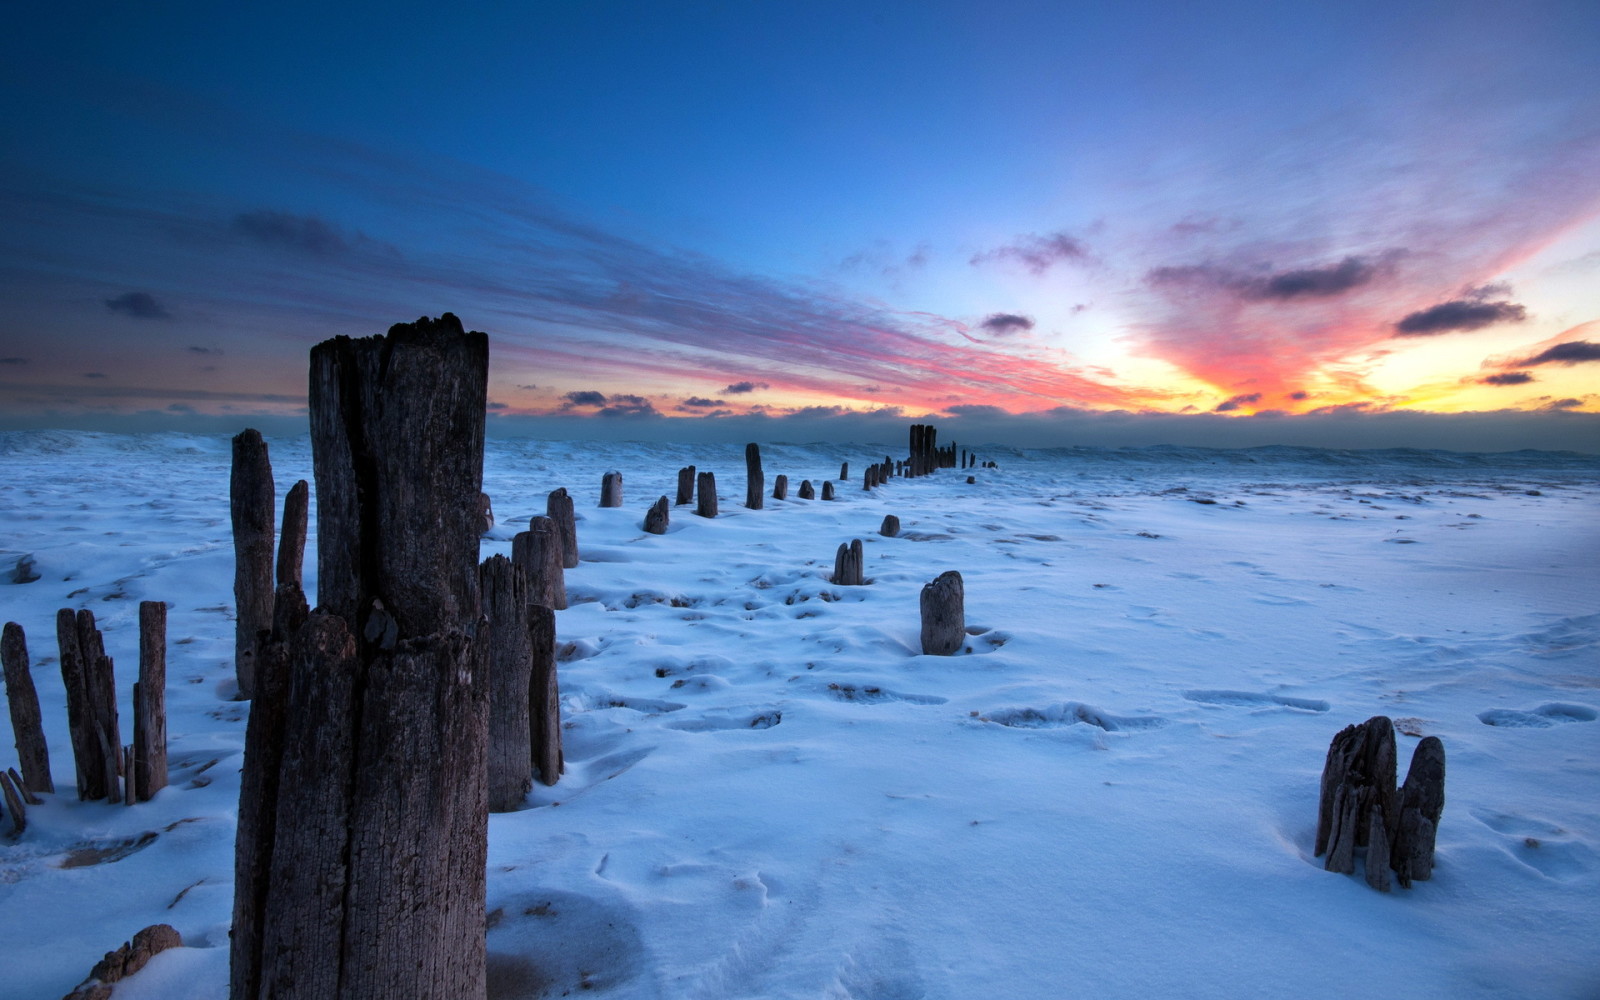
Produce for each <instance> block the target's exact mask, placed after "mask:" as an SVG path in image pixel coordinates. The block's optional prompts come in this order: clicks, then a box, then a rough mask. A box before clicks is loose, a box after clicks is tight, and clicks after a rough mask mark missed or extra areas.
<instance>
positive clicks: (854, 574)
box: [833, 538, 867, 587]
mask: <svg viewBox="0 0 1600 1000" xmlns="http://www.w3.org/2000/svg"><path fill="white" fill-rule="evenodd" d="M863 562H864V556H863V554H862V549H861V539H859V538H855V539H852V540H851V541H850V543H849V544H848V545H846V544H844V543H842V542H841V543H840V545H839V551H838V552H837V553H835V555H834V557H833V582H834V583H836V584H838V585H839V586H841V587H859V586H862V585H863V584H865V583H866V582H867V580H866V577H865V576H864V575H863V569H862V564H863Z"/></svg>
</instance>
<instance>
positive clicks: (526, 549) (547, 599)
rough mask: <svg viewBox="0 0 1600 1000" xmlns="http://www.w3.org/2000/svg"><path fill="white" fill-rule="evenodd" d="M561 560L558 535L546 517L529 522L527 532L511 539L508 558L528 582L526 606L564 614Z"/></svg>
mask: <svg viewBox="0 0 1600 1000" xmlns="http://www.w3.org/2000/svg"><path fill="white" fill-rule="evenodd" d="M561 557H562V548H561V532H560V531H559V530H558V529H557V528H556V523H555V522H554V521H553V520H551V519H550V518H548V517H534V518H532V519H530V520H529V522H528V530H527V531H519V532H517V534H516V536H515V537H514V538H512V539H511V558H512V560H513V561H514V562H515V563H516V564H517V565H518V566H520V567H521V568H522V572H523V574H524V575H525V576H526V577H527V579H528V600H529V601H530V602H532V603H534V604H543V605H544V606H545V607H547V608H555V609H556V610H557V611H565V610H566V608H567V579H566V571H565V570H564V569H563V568H562V565H561Z"/></svg>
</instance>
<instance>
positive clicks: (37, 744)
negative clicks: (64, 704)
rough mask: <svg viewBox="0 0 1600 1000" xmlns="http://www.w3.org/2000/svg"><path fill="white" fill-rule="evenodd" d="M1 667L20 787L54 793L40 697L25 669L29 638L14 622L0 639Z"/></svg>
mask: <svg viewBox="0 0 1600 1000" xmlns="http://www.w3.org/2000/svg"><path fill="white" fill-rule="evenodd" d="M0 664H3V665H4V668H5V678H6V700H7V701H8V702H9V703H10V709H11V732H12V733H13V734H15V736H16V738H17V762H18V763H19V764H21V765H22V787H23V789H24V790H25V791H29V792H53V791H55V790H56V783H55V779H53V778H51V777H50V745H49V744H48V743H46V742H45V738H44V719H43V716H41V715H40V713H39V693H38V691H37V690H35V688H34V686H33V674H32V673H31V672H30V671H29V669H28V637H27V634H26V633H24V632H23V630H22V626H21V625H18V624H17V623H16V622H6V627H5V632H4V634H3V635H0Z"/></svg>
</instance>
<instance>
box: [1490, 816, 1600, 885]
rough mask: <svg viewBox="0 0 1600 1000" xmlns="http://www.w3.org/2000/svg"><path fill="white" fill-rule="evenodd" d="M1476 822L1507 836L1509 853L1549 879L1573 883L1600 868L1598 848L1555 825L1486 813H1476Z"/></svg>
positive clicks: (1506, 847)
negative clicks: (1574, 880)
mask: <svg viewBox="0 0 1600 1000" xmlns="http://www.w3.org/2000/svg"><path fill="white" fill-rule="evenodd" d="M1472 818H1473V819H1475V820H1477V821H1478V822H1480V823H1482V824H1483V825H1484V826H1487V827H1488V828H1489V829H1491V830H1493V831H1494V832H1496V833H1498V834H1502V835H1504V837H1505V840H1504V842H1503V844H1504V847H1505V850H1506V853H1507V854H1509V855H1511V857H1512V858H1513V859H1515V860H1516V861H1517V862H1519V863H1520V864H1523V865H1526V866H1527V867H1529V868H1532V869H1533V870H1534V871H1536V872H1538V873H1539V874H1540V875H1543V876H1544V877H1546V878H1551V879H1555V880H1556V881H1558V882H1569V881H1571V880H1573V879H1576V878H1580V877H1582V876H1585V875H1587V874H1589V873H1590V872H1592V871H1594V870H1595V869H1596V868H1597V867H1600V864H1597V862H1600V857H1597V855H1596V852H1595V850H1594V848H1592V847H1590V846H1589V845H1588V844H1587V843H1585V842H1583V841H1582V840H1579V839H1577V838H1576V837H1575V836H1574V835H1573V834H1572V832H1571V831H1569V830H1566V829H1563V828H1562V827H1560V826H1557V825H1556V824H1554V823H1550V822H1547V821H1545V820H1542V819H1534V818H1532V817H1529V816H1518V815H1515V814H1513V813H1501V812H1492V811H1489V810H1485V809H1474V810H1472Z"/></svg>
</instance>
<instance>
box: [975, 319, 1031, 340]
mask: <svg viewBox="0 0 1600 1000" xmlns="http://www.w3.org/2000/svg"><path fill="white" fill-rule="evenodd" d="M1033 325H1034V324H1033V317H1031V316H1023V315H1020V314H1019V313H990V314H989V315H987V316H985V317H984V318H983V322H981V323H979V324H978V327H979V328H980V329H982V330H986V331H988V332H989V333H992V334H994V335H995V336H997V337H1006V336H1010V335H1011V334H1014V333H1023V332H1024V331H1027V330H1032V329H1033Z"/></svg>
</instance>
